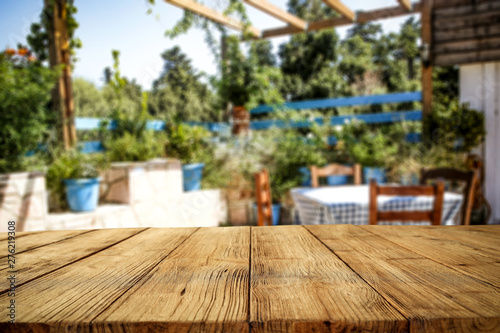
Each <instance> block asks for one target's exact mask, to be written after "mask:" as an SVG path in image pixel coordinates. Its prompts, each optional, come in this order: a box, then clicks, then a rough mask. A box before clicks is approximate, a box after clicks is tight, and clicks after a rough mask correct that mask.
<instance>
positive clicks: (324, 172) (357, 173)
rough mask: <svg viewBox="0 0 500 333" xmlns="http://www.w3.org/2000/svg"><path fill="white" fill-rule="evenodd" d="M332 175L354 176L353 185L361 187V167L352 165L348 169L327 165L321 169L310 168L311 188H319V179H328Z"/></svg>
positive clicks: (337, 165) (339, 165) (346, 167)
mask: <svg viewBox="0 0 500 333" xmlns="http://www.w3.org/2000/svg"><path fill="white" fill-rule="evenodd" d="M333 175H347V176H354V184H356V185H361V165H359V164H354V165H353V166H352V167H348V166H345V165H342V164H335V163H333V164H328V165H327V166H324V167H322V168H320V167H317V166H315V165H313V166H312V167H311V180H312V187H318V186H319V178H320V177H328V176H333Z"/></svg>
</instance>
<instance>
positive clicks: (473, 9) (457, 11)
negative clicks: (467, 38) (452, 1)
mask: <svg viewBox="0 0 500 333" xmlns="http://www.w3.org/2000/svg"><path fill="white" fill-rule="evenodd" d="M499 9H500V3H499V2H498V1H491V2H486V3H478V4H476V3H471V4H469V5H461V6H452V7H448V8H438V9H434V10H433V15H434V20H435V21H436V22H439V21H440V20H441V19H448V18H457V17H460V16H466V15H469V14H471V13H481V12H482V13H485V12H489V11H494V10H499Z"/></svg>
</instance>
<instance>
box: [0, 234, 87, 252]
mask: <svg viewBox="0 0 500 333" xmlns="http://www.w3.org/2000/svg"><path fill="white" fill-rule="evenodd" d="M87 232H91V230H61V231H41V232H30V233H26V234H25V233H23V234H22V235H21V236H18V233H17V232H16V237H15V238H16V240H15V242H16V254H20V253H22V252H25V251H29V250H31V249H34V248H37V247H41V246H46V245H49V244H52V243H54V242H60V241H62V240H65V239H69V238H72V237H75V236H78V235H81V234H84V233H87ZM7 244H8V240H2V241H0V249H2V250H4V249H7ZM7 254H8V253H7V251H0V258H4V257H7Z"/></svg>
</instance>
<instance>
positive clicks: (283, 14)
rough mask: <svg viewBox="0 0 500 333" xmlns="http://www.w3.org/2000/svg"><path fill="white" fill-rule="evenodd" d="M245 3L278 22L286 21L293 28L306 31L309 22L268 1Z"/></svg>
mask: <svg viewBox="0 0 500 333" xmlns="http://www.w3.org/2000/svg"><path fill="white" fill-rule="evenodd" d="M243 1H244V2H245V3H247V4H249V5H250V6H252V7H255V8H257V9H259V10H260V11H262V12H264V13H267V14H269V15H271V16H273V17H275V18H277V19H278V20H281V21H284V22H286V23H288V24H290V25H291V26H294V27H296V28H299V29H302V30H304V29H306V27H307V22H305V21H304V20H302V19H301V18H298V17H297V16H295V15H292V14H290V13H289V12H287V11H286V10H283V9H281V8H279V7H278V6H275V5H273V4H272V3H270V2H268V1H266V0H243Z"/></svg>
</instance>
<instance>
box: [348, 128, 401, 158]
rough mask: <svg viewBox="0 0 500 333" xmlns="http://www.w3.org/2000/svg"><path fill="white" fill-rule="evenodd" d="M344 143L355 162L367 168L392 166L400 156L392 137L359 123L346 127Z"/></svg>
mask: <svg viewBox="0 0 500 333" xmlns="http://www.w3.org/2000/svg"><path fill="white" fill-rule="evenodd" d="M342 141H343V144H345V147H346V149H347V151H348V152H349V154H350V155H351V156H352V158H353V159H354V161H355V162H357V163H360V164H362V165H363V166H366V167H388V166H391V165H392V164H393V163H394V159H395V157H396V156H397V154H398V145H397V143H396V142H394V140H393V138H392V137H390V136H389V135H387V134H385V133H383V132H382V131H381V130H380V129H370V127H369V126H367V125H366V124H364V123H362V122H359V121H353V122H351V123H350V124H346V125H344V127H343V129H342Z"/></svg>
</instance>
